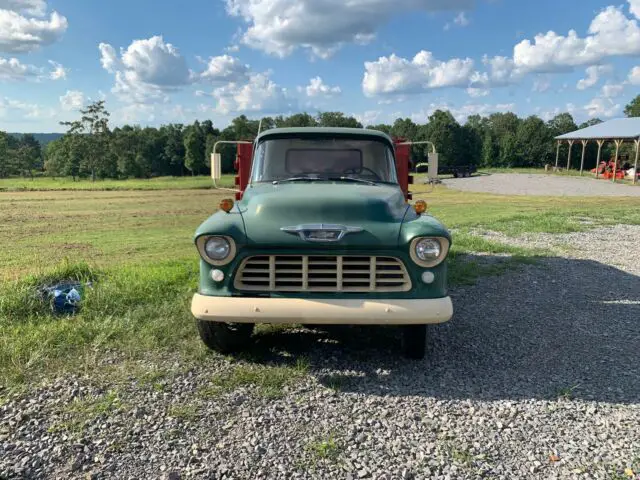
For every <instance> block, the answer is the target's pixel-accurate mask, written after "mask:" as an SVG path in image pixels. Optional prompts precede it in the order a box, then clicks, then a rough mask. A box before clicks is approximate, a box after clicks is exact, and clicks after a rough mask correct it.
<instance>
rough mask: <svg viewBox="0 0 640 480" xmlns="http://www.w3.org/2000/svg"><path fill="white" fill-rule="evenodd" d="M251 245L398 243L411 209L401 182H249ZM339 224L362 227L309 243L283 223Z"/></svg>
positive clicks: (243, 206)
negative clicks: (335, 240) (365, 183)
mask: <svg viewBox="0 0 640 480" xmlns="http://www.w3.org/2000/svg"><path fill="white" fill-rule="evenodd" d="M238 207H239V209H240V212H241V214H242V218H243V221H244V226H245V231H246V234H247V243H248V244H249V245H252V244H253V245H260V246H264V247H294V248H296V247H300V248H305V247H306V248H314V247H318V246H322V248H337V249H340V248H344V247H346V246H353V247H372V248H375V247H394V246H396V245H397V244H398V236H399V233H400V227H401V226H402V221H403V218H404V216H405V214H406V212H407V209H408V208H410V207H409V205H407V203H406V202H405V199H404V195H403V194H402V191H401V190H400V188H399V187H398V186H392V185H375V186H373V185H363V184H351V183H343V182H340V183H330V182H313V183H285V184H280V185H273V184H264V185H257V186H255V185H254V186H251V187H249V188H248V189H247V190H246V191H245V193H244V196H243V199H242V201H241V202H240V203H239V205H238ZM310 224H336V225H343V226H346V227H356V228H359V229H362V230H361V231H359V232H354V233H349V234H346V235H345V236H344V237H343V238H342V239H341V240H339V241H337V242H322V243H315V242H309V241H306V240H304V239H302V238H300V236H299V235H296V234H292V233H287V232H284V231H282V230H281V229H282V228H287V227H297V226H300V225H310Z"/></svg>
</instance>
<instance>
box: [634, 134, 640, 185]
mask: <svg viewBox="0 0 640 480" xmlns="http://www.w3.org/2000/svg"><path fill="white" fill-rule="evenodd" d="M639 151H640V138H639V139H636V164H635V166H634V167H633V184H634V185H635V184H636V182H637V181H638V152H639Z"/></svg>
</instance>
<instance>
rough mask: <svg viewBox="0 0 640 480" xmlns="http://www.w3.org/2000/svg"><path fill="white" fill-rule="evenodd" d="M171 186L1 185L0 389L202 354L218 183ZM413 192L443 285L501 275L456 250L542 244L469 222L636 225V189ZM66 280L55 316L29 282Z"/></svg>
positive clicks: (558, 227) (522, 256) (513, 227)
mask: <svg viewBox="0 0 640 480" xmlns="http://www.w3.org/2000/svg"><path fill="white" fill-rule="evenodd" d="M192 181H194V182H195V181H196V180H192ZM197 181H198V182H202V184H205V183H206V182H209V185H210V182H211V180H210V179H207V178H205V179H204V180H202V179H198V180H197ZM180 185H181V186H184V185H185V184H184V183H183V184H180ZM174 186H175V185H172V188H167V189H149V188H145V189H139V190H138V189H135V188H136V187H135V185H134V183H133V182H132V184H131V185H130V188H121V189H118V190H104V189H103V190H87V189H80V190H57V191H56V190H47V191H11V192H0V279H1V281H2V283H1V286H0V393H1V389H2V387H3V386H4V387H9V386H16V385H21V384H26V383H29V382H32V381H35V380H37V379H40V378H42V377H43V376H45V377H46V376H48V375H55V374H59V373H60V372H62V371H69V370H78V369H81V370H87V371H93V372H96V373H97V372H100V371H102V370H104V369H106V368H107V367H106V366H105V363H104V358H105V356H111V358H113V357H114V356H115V357H116V358H118V359H120V360H122V359H136V358H147V359H149V358H153V356H154V355H165V354H168V353H170V354H172V355H182V356H184V357H185V358H189V359H192V360H194V361H197V360H198V359H199V358H202V356H203V355H210V353H208V352H207V351H206V350H205V349H204V347H203V346H202V345H201V344H200V341H199V338H198V336H197V333H196V330H195V327H194V323H193V319H192V318H191V315H190V311H189V299H190V296H191V294H192V293H193V292H194V291H195V289H196V287H197V277H198V257H197V254H196V250H195V248H194V246H193V241H192V236H193V233H194V231H195V229H196V228H197V226H198V225H199V224H200V223H201V222H202V221H203V220H205V219H206V218H207V217H208V216H209V215H210V214H212V213H213V212H214V211H215V210H216V209H217V205H218V202H219V200H220V199H221V198H223V197H228V196H229V193H224V192H219V191H214V190H211V189H205V188H203V187H201V185H200V183H198V185H197V186H193V185H191V186H192V187H193V188H188V189H187V188H173V187H174ZM121 187H122V186H121ZM413 190H414V191H415V192H416V196H415V198H424V199H426V200H427V201H428V203H429V205H430V210H431V212H432V213H433V214H434V215H435V216H437V217H438V218H439V219H441V220H442V221H443V222H444V223H445V224H446V225H447V226H448V227H449V228H451V229H453V231H454V250H453V252H452V257H451V262H450V271H451V283H452V284H453V285H454V287H455V285H456V284H459V283H465V282H466V283H468V282H473V280H474V279H475V278H476V277H477V276H478V275H482V274H499V273H500V269H496V268H495V267H492V268H490V269H485V270H483V268H486V267H482V266H481V265H477V264H475V263H473V262H472V261H469V260H467V258H466V257H464V256H462V255H461V254H464V253H470V252H488V253H511V254H512V255H513V262H512V263H509V262H507V263H506V264H505V265H506V266H507V267H508V268H511V266H514V267H515V266H517V265H516V264H517V263H518V262H520V261H535V257H536V255H544V254H545V252H533V251H527V250H524V249H517V248H513V247H507V246H503V245H500V244H495V243H492V242H489V241H487V240H484V239H480V238H479V237H476V236H474V235H472V232H471V230H472V229H473V228H476V227H478V228H485V229H492V230H498V231H503V232H506V233H509V234H518V233H522V232H567V231H573V230H580V229H585V228H591V227H593V226H594V224H591V225H589V224H585V223H584V221H583V220H584V219H591V220H595V226H597V225H600V224H608V223H634V224H640V199H631V198H622V199H616V198H606V199H600V198H576V197H565V198H549V197H540V198H533V197H504V196H499V195H484V194H469V193H463V192H456V191H453V190H448V189H446V188H445V187H437V188H436V189H435V190H434V191H431V192H429V193H427V191H429V190H430V187H427V186H425V185H420V184H419V183H417V184H416V185H415V186H414V187H413ZM66 278H75V279H79V280H81V281H86V282H89V281H91V282H92V283H93V287H92V288H90V289H88V290H87V291H86V295H85V298H84V300H83V309H82V312H81V313H80V314H79V315H77V316H74V317H56V316H53V315H52V314H51V312H50V309H49V308H48V306H47V305H46V304H45V303H44V302H42V301H41V300H40V299H39V298H38V296H37V291H38V288H39V287H40V286H43V285H47V284H51V283H52V282H54V281H55V280H59V279H66ZM116 363H117V362H116ZM111 364H113V362H111Z"/></svg>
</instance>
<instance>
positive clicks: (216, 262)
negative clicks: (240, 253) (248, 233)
mask: <svg viewBox="0 0 640 480" xmlns="http://www.w3.org/2000/svg"><path fill="white" fill-rule="evenodd" d="M212 238H220V239H223V240H225V241H226V242H227V243H228V244H229V252H228V253H227V256H226V257H224V258H222V259H216V258H211V257H210V256H209V255H208V254H207V250H206V246H207V242H208V241H209V240H211V239H212ZM196 246H197V248H198V253H199V254H200V257H201V258H202V259H203V260H204V261H205V262H207V263H208V264H209V265H213V266H216V267H219V266H222V265H227V264H228V263H230V262H231V261H232V260H233V259H234V258H235V256H236V252H237V248H236V242H235V241H234V240H233V238H231V237H229V236H227V235H201V236H200V237H198V239H197V240H196Z"/></svg>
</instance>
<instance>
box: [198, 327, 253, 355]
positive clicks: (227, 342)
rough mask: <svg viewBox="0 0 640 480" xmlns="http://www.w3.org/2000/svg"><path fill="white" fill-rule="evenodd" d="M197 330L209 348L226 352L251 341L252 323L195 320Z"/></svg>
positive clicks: (235, 349)
mask: <svg viewBox="0 0 640 480" xmlns="http://www.w3.org/2000/svg"><path fill="white" fill-rule="evenodd" d="M197 325H198V332H199V333H200V338H201V339H202V341H203V342H204V344H205V345H206V346H207V347H208V348H210V349H211V350H215V351H216V352H219V353H223V354H227V353H236V352H239V351H242V350H244V349H246V348H247V347H248V346H249V344H250V343H251V334H252V333H253V328H254V327H255V325H254V324H253V323H221V322H205V321H202V320H197Z"/></svg>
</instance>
